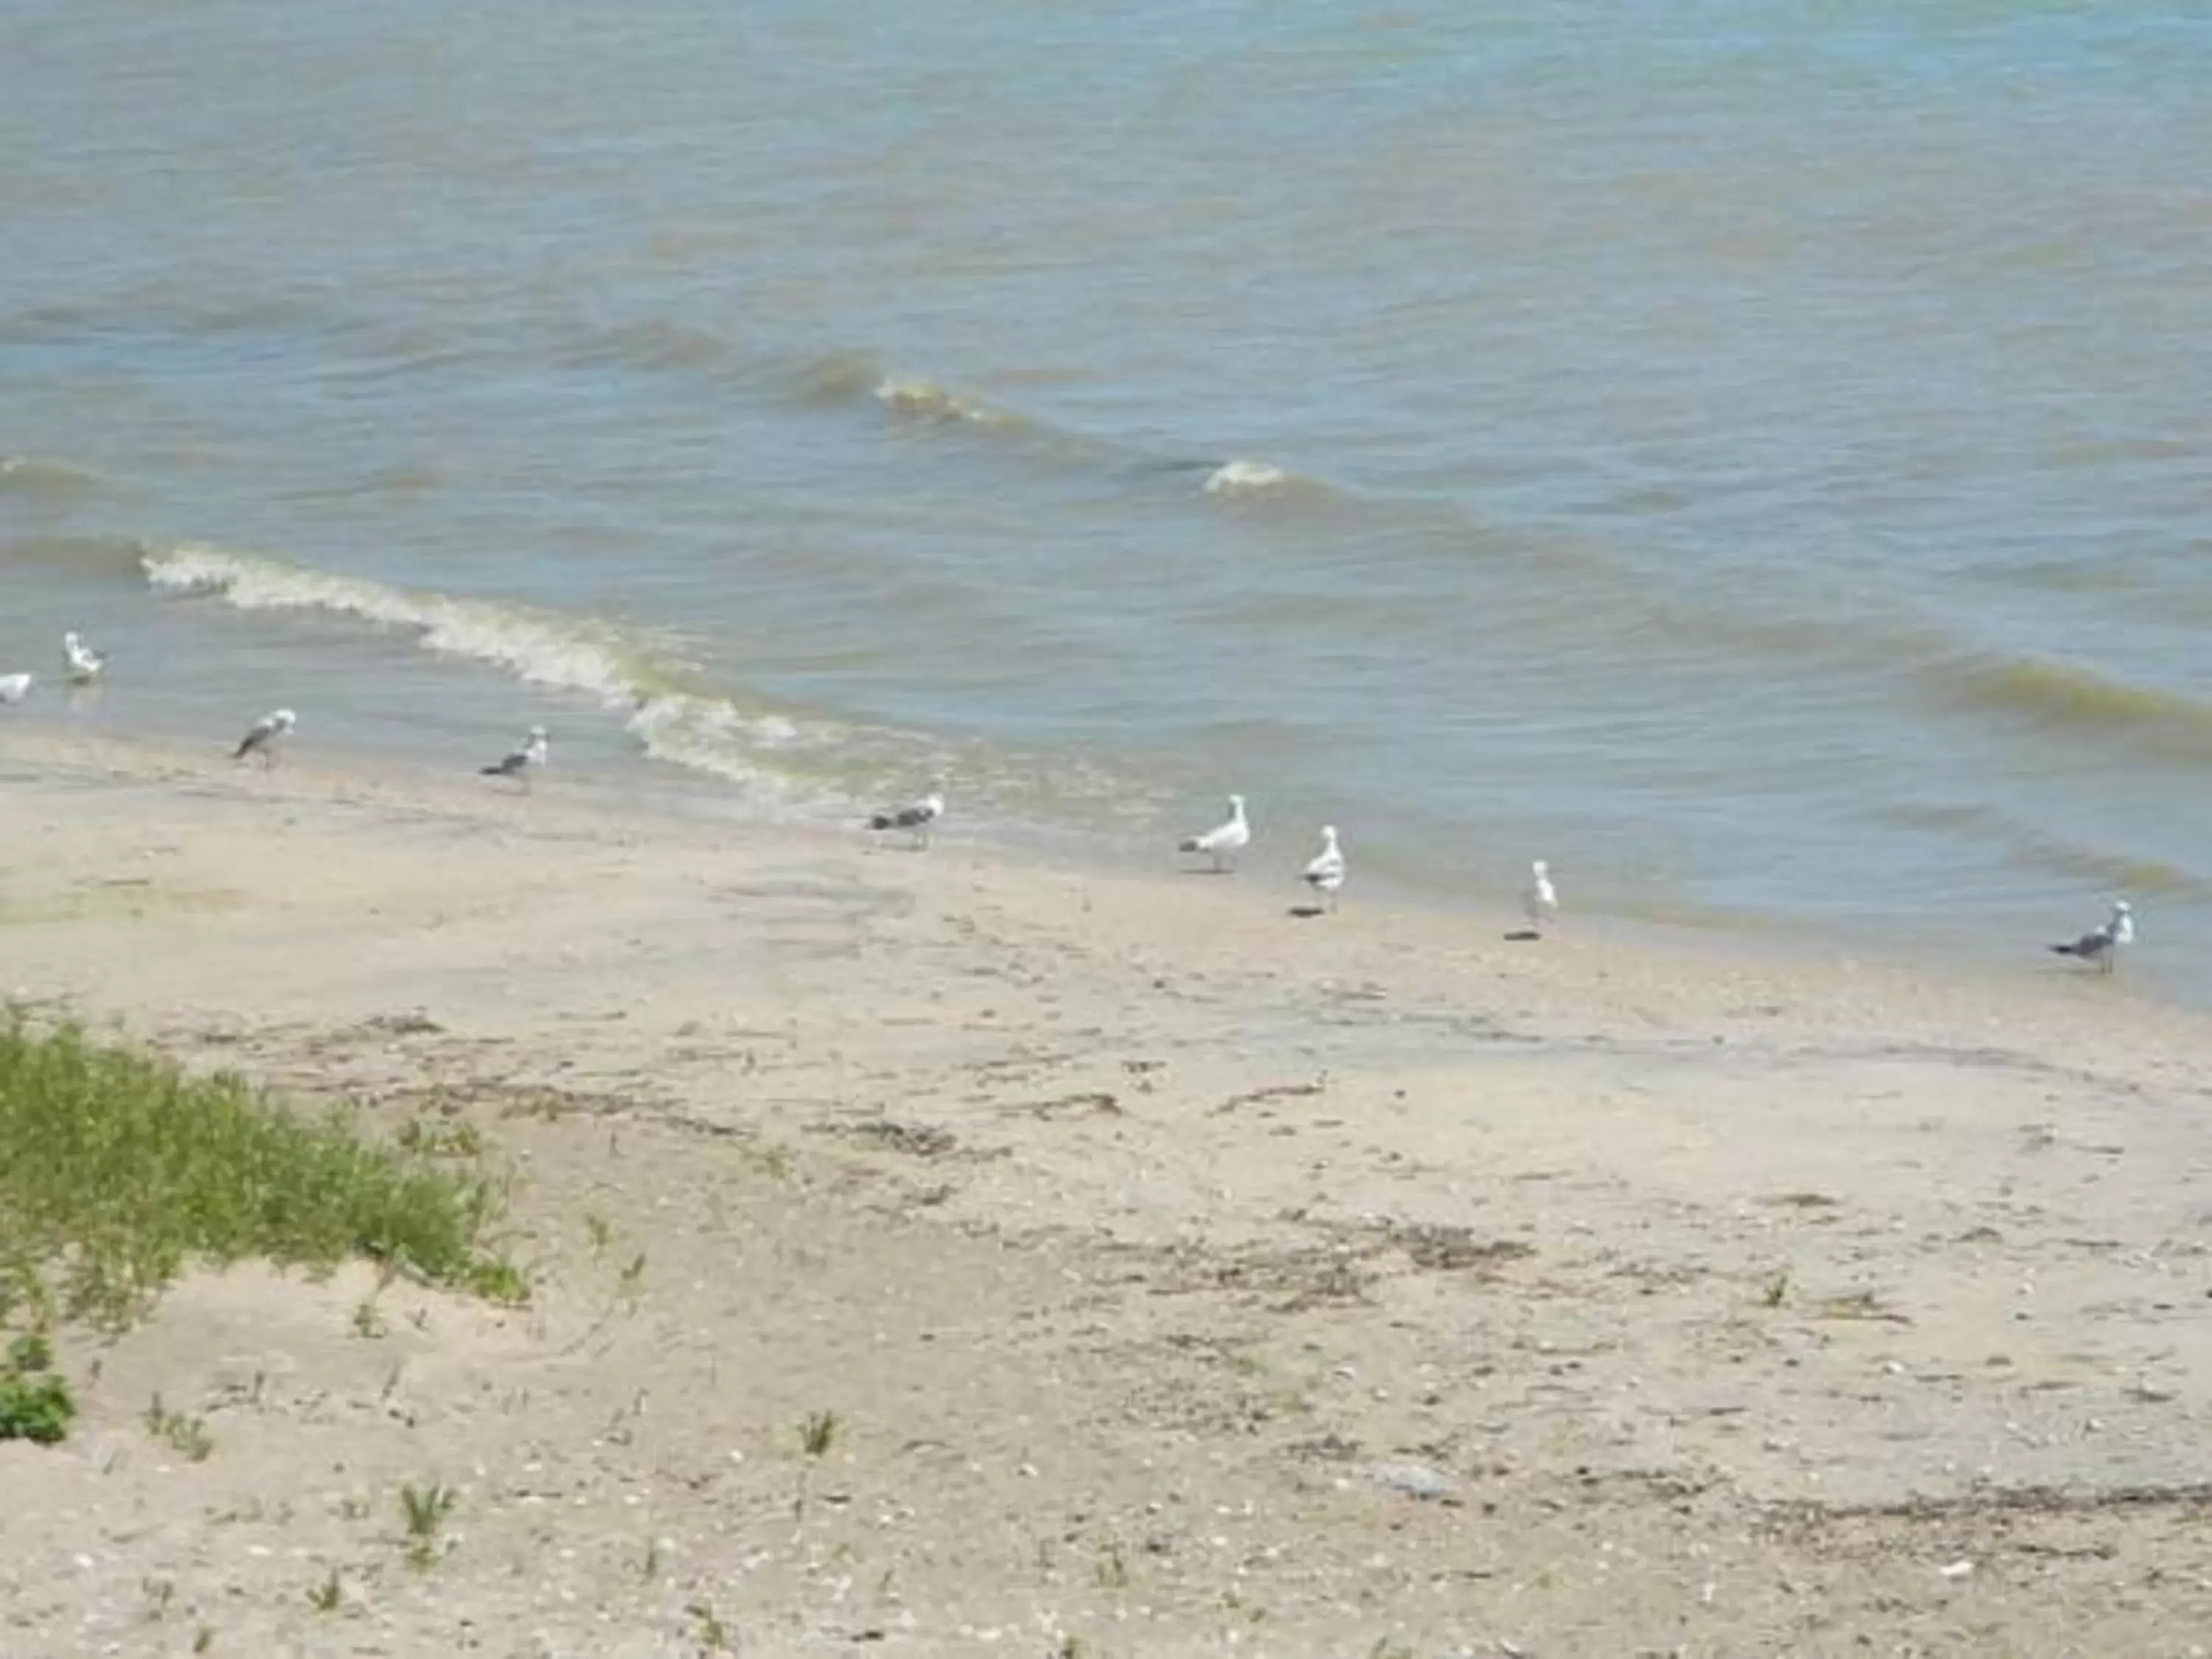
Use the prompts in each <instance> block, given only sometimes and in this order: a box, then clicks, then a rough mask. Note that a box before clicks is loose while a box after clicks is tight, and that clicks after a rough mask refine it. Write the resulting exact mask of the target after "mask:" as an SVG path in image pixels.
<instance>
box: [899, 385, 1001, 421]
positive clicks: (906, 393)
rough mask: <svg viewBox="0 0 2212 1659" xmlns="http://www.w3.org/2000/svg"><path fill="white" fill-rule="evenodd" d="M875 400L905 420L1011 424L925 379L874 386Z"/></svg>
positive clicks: (986, 406) (990, 411) (993, 410)
mask: <svg viewBox="0 0 2212 1659" xmlns="http://www.w3.org/2000/svg"><path fill="white" fill-rule="evenodd" d="M876 401H877V402H878V403H879V404H882V405H883V406H884V408H885V409H887V410H890V412H891V413H892V414H894V415H899V416H904V417H905V418H907V419H908V420H914V421H972V422H975V424H976V425H978V426H1007V425H1011V424H1012V422H1013V416H1011V415H1007V414H1006V413H1004V412H1002V411H1000V410H995V409H993V408H991V407H989V406H988V405H987V404H980V403H976V402H974V401H972V400H970V399H969V398H963V397H961V396H959V395H958V394H957V393H955V392H947V391H946V390H945V388H944V387H943V386H938V385H936V384H935V383H934V382H933V381H929V380H899V379H897V378H896V377H893V378H890V379H888V380H884V381H883V382H882V383H881V384H880V385H878V386H877V387H876Z"/></svg>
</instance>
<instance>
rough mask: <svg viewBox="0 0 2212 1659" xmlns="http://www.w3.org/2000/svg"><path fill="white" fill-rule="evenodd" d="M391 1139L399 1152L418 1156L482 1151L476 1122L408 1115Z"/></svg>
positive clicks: (464, 1155) (475, 1154)
mask: <svg viewBox="0 0 2212 1659" xmlns="http://www.w3.org/2000/svg"><path fill="white" fill-rule="evenodd" d="M392 1139H393V1142H394V1144H396V1145H397V1146H398V1148H399V1150H400V1151H401V1152H412V1153H413V1154H414V1155H415V1156H416V1157H417V1158H477V1157H481V1156H482V1155H483V1136H482V1135H481V1134H479V1133H477V1127H476V1125H474V1124H473V1123H469V1122H466V1121H459V1120H455V1119H441V1118H433V1117H411V1118H410V1119H408V1120H407V1121H406V1122H404V1123H403V1124H401V1125H400V1126H399V1133H398V1134H397V1135H395V1136H393V1137H392Z"/></svg>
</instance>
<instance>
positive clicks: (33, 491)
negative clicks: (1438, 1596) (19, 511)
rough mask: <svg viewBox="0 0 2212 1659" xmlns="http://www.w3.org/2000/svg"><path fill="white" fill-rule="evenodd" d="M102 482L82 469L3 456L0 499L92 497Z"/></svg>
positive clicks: (33, 458)
mask: <svg viewBox="0 0 2212 1659" xmlns="http://www.w3.org/2000/svg"><path fill="white" fill-rule="evenodd" d="M99 488H100V480H99V479H98V478H97V477H94V475H93V474H91V473H89V472H86V471H82V470H81V469H80V468H77V467H74V466H68V465H64V464H63V463H62V462H60V461H48V460H41V459H40V458H39V457H38V456H36V455H0V495H45V496H76V495H91V494H92V493H93V492H94V490H96V489H99Z"/></svg>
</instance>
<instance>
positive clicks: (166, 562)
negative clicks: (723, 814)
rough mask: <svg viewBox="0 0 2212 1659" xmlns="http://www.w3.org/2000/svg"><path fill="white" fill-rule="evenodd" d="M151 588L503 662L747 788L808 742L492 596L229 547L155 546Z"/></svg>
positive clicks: (583, 625)
mask: <svg viewBox="0 0 2212 1659" xmlns="http://www.w3.org/2000/svg"><path fill="white" fill-rule="evenodd" d="M141 562H142V564H143V568H144V569H145V572H146V576H147V579H148V580H149V581H150V582H152V583H153V585H154V586H156V587H159V588H164V589H167V590H169V591H171V592H188V593H203V594H208V595H212V596H219V597H221V598H222V599H223V600H224V601H225V602H227V603H228V604H229V605H234V606H235V607H237V608H238V609H239V610H240V611H331V612H336V613H337V614H340V615H343V616H349V617H360V618H361V619H362V620H363V621H365V622H369V623H376V624H378V625H380V626H383V627H388V628H397V629H410V630H412V631H413V632H414V633H415V634H416V636H417V639H418V641H419V642H420V643H421V645H422V648H423V649H425V650H427V651H435V652H438V653H442V654H444V655H447V656H456V657H468V658H473V659H476V660H477V661H479V662H489V663H495V664H497V665H499V666H501V667H502V668H505V669H507V670H508V671H510V672H512V673H514V674H515V675H517V676H519V677H520V678H523V679H526V680H528V681H531V682H532V683H534V684H539V685H550V686H557V687H561V688H562V689H565V690H575V691H583V692H586V693H589V694H591V695H592V696H596V697H598V698H599V700H600V701H601V702H603V703H604V704H605V705H606V706H607V707H608V708H616V709H623V710H626V711H627V714H626V717H625V724H626V726H627V728H628V730H629V732H630V733H631V734H632V735H633V736H635V738H637V739H638V741H639V742H640V743H641V744H643V746H644V748H645V750H646V752H647V754H649V755H651V756H653V757H654V758H655V759H657V760H663V761H666V762H668V763H671V764H672V765H678V766H684V767H688V768H690V769H693V770H695V771H700V772H707V773H711V774H713V775H715V776H718V777H723V778H728V779H731V780H733V781H739V782H744V783H747V784H758V783H762V782H763V781H770V780H769V778H768V775H766V774H765V773H763V771H762V770H761V769H759V767H758V766H757V765H756V764H754V763H751V762H750V760H749V758H748V757H749V756H750V755H753V754H757V752H758V751H760V750H769V749H781V748H788V747H791V746H793V745H794V744H798V743H799V742H800V741H801V740H802V738H804V736H805V733H803V732H801V731H800V729H799V726H797V725H796V724H795V723H793V721H792V720H788V719H787V718H785V717H784V716H782V715H781V714H747V713H745V712H744V710H742V709H740V708H737V707H736V706H735V705H733V704H732V703H730V702H727V701H726V700H724V699H722V698H720V697H717V696H711V695H708V694H704V693H701V692H696V691H690V690H682V689H679V688H678V687H675V686H673V685H671V684H668V682H669V680H670V679H671V671H669V670H667V669H665V668H662V667H659V666H658V665H655V664H654V663H653V661H652V659H651V657H650V653H649V652H648V650H647V647H645V645H644V644H643V643H642V642H641V641H637V640H635V639H632V638H629V637H627V636H625V635H623V634H622V633H621V632H620V631H619V630H617V629H613V628H611V627H608V626H607V625H605V624H604V623H592V622H588V621H583V620H580V619H578V618H574V617H561V616H557V615H554V614H551V613H548V612H544V611H532V610H529V609H526V608H524V607H521V606H515V605H501V604H497V603H495V602H493V601H490V600H485V599H457V598H454V597H453V596H452V595H449V594H443V593H428V592H417V591H411V590H409V589H406V588H399V587H392V586H386V584H384V583H381V582H375V581H368V580H362V579H360V578H357V577H351V576H340V575H336V574H331V573H330V572H327V571H320V570H311V569H308V568H306V567H304V566H301V565H295V564H291V563H289V562H285V561H283V560H281V559H272V558H265V557H263V556H259V555H256V554H249V553H236V552H233V551H230V550H228V549H225V548H218V547H209V546H204V545H195V544H185V545H179V546H174V547H168V548H149V549H148V550H146V551H145V552H144V553H143V556H142V561H141Z"/></svg>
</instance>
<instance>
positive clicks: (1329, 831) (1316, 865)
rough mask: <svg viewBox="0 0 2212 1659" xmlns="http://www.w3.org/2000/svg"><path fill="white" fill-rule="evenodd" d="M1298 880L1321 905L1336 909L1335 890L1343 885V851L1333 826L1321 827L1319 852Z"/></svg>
mask: <svg viewBox="0 0 2212 1659" xmlns="http://www.w3.org/2000/svg"><path fill="white" fill-rule="evenodd" d="M1299 879H1300V880H1302V881H1304V883H1305V884H1306V885H1307V886H1309V887H1310V888H1312V889H1313V890H1314V892H1315V893H1316V895H1317V896H1319V898H1320V900H1321V902H1322V904H1324V905H1326V906H1327V907H1328V908H1329V909H1331V910H1334V909H1335V908H1336V895H1337V890H1339V889H1340V888H1341V887H1342V886H1343V885H1344V849H1343V848H1341V847H1339V846H1338V845H1337V844H1336V826H1335V825H1334V824H1333V823H1324V824H1323V825H1322V827H1321V851H1320V852H1318V853H1316V854H1314V856H1313V862H1312V863H1310V864H1309V865H1307V866H1306V867H1305V871H1304V874H1303V875H1302V876H1301V877H1300V878H1299Z"/></svg>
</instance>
